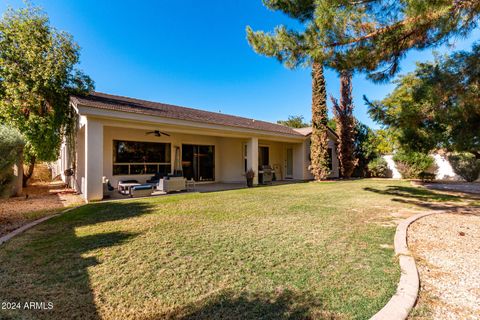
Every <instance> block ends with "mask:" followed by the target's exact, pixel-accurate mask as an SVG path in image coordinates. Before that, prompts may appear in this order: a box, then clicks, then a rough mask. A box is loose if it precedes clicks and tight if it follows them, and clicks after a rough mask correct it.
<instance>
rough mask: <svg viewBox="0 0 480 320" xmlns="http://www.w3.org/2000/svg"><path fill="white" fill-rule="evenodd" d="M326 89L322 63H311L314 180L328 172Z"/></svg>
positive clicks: (324, 176)
mask: <svg viewBox="0 0 480 320" xmlns="http://www.w3.org/2000/svg"><path fill="white" fill-rule="evenodd" d="M327 122H328V114H327V91H326V88H325V76H324V74H323V65H322V64H320V63H318V62H314V63H313V65H312V137H311V145H310V158H311V165H310V171H311V172H312V174H313V176H314V177H315V180H323V179H326V178H327V177H328V175H329V174H330V169H329V158H328V133H327Z"/></svg>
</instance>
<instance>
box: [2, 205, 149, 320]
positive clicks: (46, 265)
mask: <svg viewBox="0 0 480 320" xmlns="http://www.w3.org/2000/svg"><path fill="white" fill-rule="evenodd" d="M151 212H152V206H151V205H150V204H149V203H146V202H129V203H120V202H118V203H103V204H92V205H86V206H84V207H81V208H79V209H76V210H74V211H71V212H69V213H66V214H64V215H62V216H59V217H56V218H53V219H52V220H49V221H48V222H46V223H43V224H40V225H38V226H37V227H35V228H34V229H31V230H30V231H28V232H26V233H25V234H24V235H21V236H19V237H18V238H14V239H12V240H11V241H10V242H7V243H6V244H5V245H3V246H2V247H3V248H0V261H1V263H0V288H1V290H0V301H3V302H20V303H21V308H20V310H1V309H0V319H19V318H21V319H24V318H33V319H99V314H98V310H97V307H96V305H95V299H94V295H93V292H92V288H91V284H90V277H89V274H88V268H90V267H93V266H95V265H98V264H100V263H101V261H100V260H99V259H98V258H97V257H96V256H90V257H85V255H86V254H89V255H91V254H92V252H91V251H93V250H97V249H101V248H107V247H112V246H116V245H121V244H122V243H124V242H127V241H129V240H130V239H132V238H133V237H135V236H136V235H137V234H134V233H129V232H122V231H113V232H107V233H96V234H92V235H86V236H77V235H76V228H79V227H84V226H88V225H94V224H97V223H102V222H108V221H118V220H123V219H129V218H134V217H137V216H140V215H144V214H148V213H151ZM93 254H95V253H93ZM120 267H121V266H119V268H120ZM30 301H33V302H45V303H48V302H52V303H53V309H51V310H29V309H25V307H24V303H25V302H30Z"/></svg>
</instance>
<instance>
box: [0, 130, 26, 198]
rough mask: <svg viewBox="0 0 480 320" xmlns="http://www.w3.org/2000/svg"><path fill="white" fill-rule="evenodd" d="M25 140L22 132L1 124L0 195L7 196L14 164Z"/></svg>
mask: <svg viewBox="0 0 480 320" xmlns="http://www.w3.org/2000/svg"><path fill="white" fill-rule="evenodd" d="M23 146H24V142H23V139H22V136H21V135H20V133H19V132H18V131H17V130H15V129H12V128H10V127H7V126H4V125H0V197H1V196H7V195H9V194H8V192H7V191H8V189H9V186H10V183H11V182H12V180H13V164H14V163H15V162H16V161H17V159H18V157H19V156H20V154H21V152H22V149H23Z"/></svg>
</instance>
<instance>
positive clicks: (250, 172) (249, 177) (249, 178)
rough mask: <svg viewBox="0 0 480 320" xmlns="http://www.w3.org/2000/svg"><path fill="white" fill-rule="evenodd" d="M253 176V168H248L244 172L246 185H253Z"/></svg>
mask: <svg viewBox="0 0 480 320" xmlns="http://www.w3.org/2000/svg"><path fill="white" fill-rule="evenodd" d="M254 177H255V171H253V169H248V170H247V172H245V178H247V187H249V188H251V187H253V178H254Z"/></svg>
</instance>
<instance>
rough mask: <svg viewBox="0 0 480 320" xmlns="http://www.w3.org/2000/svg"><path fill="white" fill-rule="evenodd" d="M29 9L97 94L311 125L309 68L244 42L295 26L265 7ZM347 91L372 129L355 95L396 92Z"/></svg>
mask: <svg viewBox="0 0 480 320" xmlns="http://www.w3.org/2000/svg"><path fill="white" fill-rule="evenodd" d="M33 3H34V4H36V5H39V6H41V7H43V8H44V9H45V11H46V12H47V13H48V14H49V16H50V19H51V23H52V25H53V26H55V27H56V28H57V29H59V30H65V31H67V32H69V33H71V34H72V35H73V36H74V38H75V41H77V42H78V43H79V45H80V46H81V48H82V51H81V68H82V69H83V70H84V71H85V72H86V73H87V74H88V75H90V76H91V77H92V78H93V79H94V81H95V85H96V90H97V91H102V92H106V93H111V94H118V95H124V96H129V97H134V98H141V99H146V100H153V101H159V102H164V103H171V104H177V105H182V106H188V107H193V108H199V109H205V110H210V111H216V112H218V111H221V112H223V113H229V114H235V115H240V116H245V117H249V118H256V119H262V120H266V121H272V122H275V121H276V120H279V119H286V118H287V117H288V115H303V116H305V118H306V119H310V104H311V78H310V71H309V70H308V69H298V70H294V71H292V70H288V69H286V68H284V67H283V66H282V65H281V64H280V63H278V62H277V61H276V60H274V59H271V58H266V57H262V56H259V55H257V54H255V53H254V52H253V51H252V49H251V48H250V47H249V45H248V43H247V41H246V39H245V27H246V26H247V25H250V26H252V27H253V29H255V30H273V28H274V26H275V25H277V24H280V23H286V24H287V25H295V22H293V21H292V20H290V19H288V18H286V17H285V16H283V15H282V14H281V13H278V12H272V11H269V10H267V9H266V8H265V7H263V6H262V3H261V0H242V1H241V0H208V1H198V0H184V1H167V0H161V1H120V0H118V1H99V0H97V1H92V0H82V1H75V0H68V1H67V0H65V1H60V0H56V1H40V0H37V1H33ZM9 5H10V6H13V7H19V6H22V1H18V0H2V4H1V6H0V11H1V12H4V11H5V9H6V8H7V6H9ZM479 38H480V32H479V31H478V30H476V31H475V32H474V33H472V34H471V35H470V37H469V38H468V39H460V40H457V41H455V49H468V48H470V46H471V43H472V42H473V41H476V40H478V39H479ZM437 50H439V51H440V52H448V51H451V50H453V49H452V48H446V47H442V48H439V49H437ZM431 57H432V54H431V51H430V50H429V51H422V52H416V51H412V52H410V53H409V54H408V56H407V57H406V59H405V60H403V62H402V72H408V71H411V70H413V69H414V67H415V61H419V60H420V61H424V60H429V59H431ZM326 79H327V90H328V92H329V94H333V95H334V96H338V92H339V80H338V77H337V75H336V73H334V72H332V71H327V73H326ZM353 88H354V89H353V94H354V101H355V115H356V117H357V118H359V119H360V120H361V121H362V122H364V123H366V124H368V125H370V126H372V127H377V125H376V124H374V123H373V122H372V121H371V120H370V119H369V117H368V115H367V113H366V107H365V105H364V103H363V99H362V96H363V95H364V94H365V95H367V97H368V98H369V99H381V98H383V97H384V96H385V95H387V94H388V93H389V92H390V91H391V90H392V89H393V85H391V84H386V85H385V84H384V85H378V84H373V83H372V82H370V81H368V80H366V79H365V77H364V76H363V75H356V76H355V77H354V81H353Z"/></svg>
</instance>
